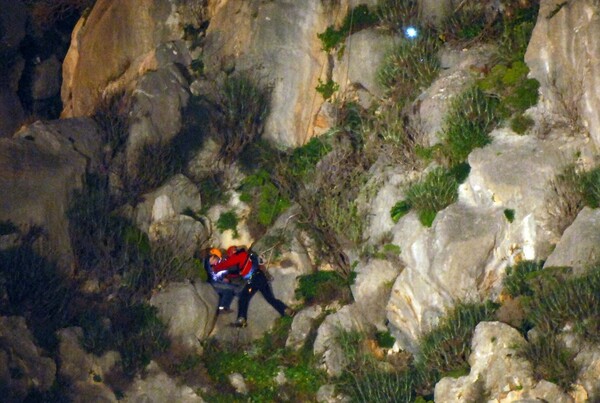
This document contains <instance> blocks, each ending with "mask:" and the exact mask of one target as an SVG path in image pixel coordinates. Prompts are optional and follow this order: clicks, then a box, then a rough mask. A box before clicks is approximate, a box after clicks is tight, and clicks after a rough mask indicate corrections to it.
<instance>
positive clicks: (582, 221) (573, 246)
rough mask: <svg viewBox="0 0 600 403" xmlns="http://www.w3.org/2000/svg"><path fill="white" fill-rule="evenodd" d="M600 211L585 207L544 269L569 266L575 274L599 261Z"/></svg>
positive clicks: (561, 239)
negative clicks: (591, 263)
mask: <svg viewBox="0 0 600 403" xmlns="http://www.w3.org/2000/svg"><path fill="white" fill-rule="evenodd" d="M599 242H600V211H599V210H598V209H590V208H589V207H585V208H584V209H583V210H582V211H581V212H580V213H579V214H578V215H577V218H576V219H575V221H574V222H573V224H571V226H570V227H568V228H567V229H566V230H565V232H564V234H563V236H562V237H561V238H560V241H559V242H558V244H557V245H556V248H555V249H554V251H553V252H552V253H551V254H550V256H548V259H547V260H546V262H545V263H544V267H553V266H569V267H572V268H573V269H574V272H575V273H578V272H579V273H580V272H582V271H583V270H585V269H586V268H587V265H589V264H590V262H596V261H598V257H600V250H599V249H598V245H599Z"/></svg>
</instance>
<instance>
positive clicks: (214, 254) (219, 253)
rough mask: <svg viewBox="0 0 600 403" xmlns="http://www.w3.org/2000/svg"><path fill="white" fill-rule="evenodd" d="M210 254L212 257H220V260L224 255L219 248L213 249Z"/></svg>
mask: <svg viewBox="0 0 600 403" xmlns="http://www.w3.org/2000/svg"><path fill="white" fill-rule="evenodd" d="M208 254H209V255H210V256H216V257H218V258H219V259H222V258H223V254H222V253H221V250H220V249H217V248H212V249H211V250H210V251H209V252H208Z"/></svg>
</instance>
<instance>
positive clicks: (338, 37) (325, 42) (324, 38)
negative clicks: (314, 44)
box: [317, 4, 378, 52]
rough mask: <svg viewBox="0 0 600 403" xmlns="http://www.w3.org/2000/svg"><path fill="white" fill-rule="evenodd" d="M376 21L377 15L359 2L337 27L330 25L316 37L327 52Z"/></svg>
mask: <svg viewBox="0 0 600 403" xmlns="http://www.w3.org/2000/svg"><path fill="white" fill-rule="evenodd" d="M377 21H378V18H377V16H376V15H375V14H373V13H371V11H369V8H368V7H367V6H366V5H364V4H361V5H359V6H357V7H355V8H353V9H351V10H350V11H349V12H348V14H347V15H346V17H344V21H343V22H342V25H341V26H340V28H339V29H336V28H335V27H333V26H331V25H330V26H329V27H327V29H326V30H325V32H322V33H320V34H317V37H318V38H319V39H320V40H321V45H322V48H323V50H324V51H325V52H329V51H331V50H333V49H335V48H336V47H337V46H338V45H339V44H340V43H341V42H343V41H344V40H345V39H346V38H347V37H348V36H349V35H350V34H352V33H355V32H358V31H360V30H363V29H365V28H367V27H370V26H372V25H374V24H375V23H376V22H377Z"/></svg>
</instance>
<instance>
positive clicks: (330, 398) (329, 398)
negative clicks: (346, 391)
mask: <svg viewBox="0 0 600 403" xmlns="http://www.w3.org/2000/svg"><path fill="white" fill-rule="evenodd" d="M317 402H319V403H346V402H350V398H349V397H347V396H344V395H341V394H337V393H336V391H335V385H332V384H327V385H323V386H321V387H320V388H319V390H318V391H317Z"/></svg>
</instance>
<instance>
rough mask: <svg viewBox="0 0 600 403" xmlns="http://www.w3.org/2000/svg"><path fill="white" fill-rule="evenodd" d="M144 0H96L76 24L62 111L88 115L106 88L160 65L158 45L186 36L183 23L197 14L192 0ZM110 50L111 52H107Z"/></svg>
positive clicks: (125, 83) (127, 82) (66, 68)
mask: <svg viewBox="0 0 600 403" xmlns="http://www.w3.org/2000/svg"><path fill="white" fill-rule="evenodd" d="M177 3H178V4H179V5H180V7H179V8H178V7H176V5H175V4H173V3H172V2H170V1H162V0H142V1H141V2H136V3H130V2H123V1H114V0H100V1H97V2H96V3H95V5H94V7H93V9H92V10H91V12H90V14H89V15H88V16H87V17H83V18H82V19H81V20H80V21H79V22H78V23H77V26H76V27H75V29H74V30H73V34H72V39H71V46H70V48H69V51H68V53H67V56H66V57H65V61H64V63H63V85H62V100H63V106H64V108H63V113H62V116H63V117H70V116H82V115H89V114H90V113H92V112H93V111H94V109H95V108H96V105H97V104H98V101H99V100H100V96H101V94H102V91H103V89H105V88H107V87H108V86H111V88H113V90H116V89H117V88H131V87H130V86H131V85H132V83H134V82H135V80H136V79H138V78H139V77H141V76H143V75H144V74H145V73H146V72H149V71H153V70H156V69H157V68H158V67H159V65H160V64H161V62H160V55H159V53H160V52H156V49H157V48H158V47H159V45H161V44H163V43H167V42H171V41H176V40H178V39H181V38H182V37H183V26H184V25H185V24H186V23H189V24H193V23H198V22H197V21H194V19H195V18H196V15H195V14H194V13H193V12H190V10H189V8H186V7H187V6H189V7H192V4H191V3H192V2H189V5H188V2H177ZM108 56H109V57H108Z"/></svg>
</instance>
